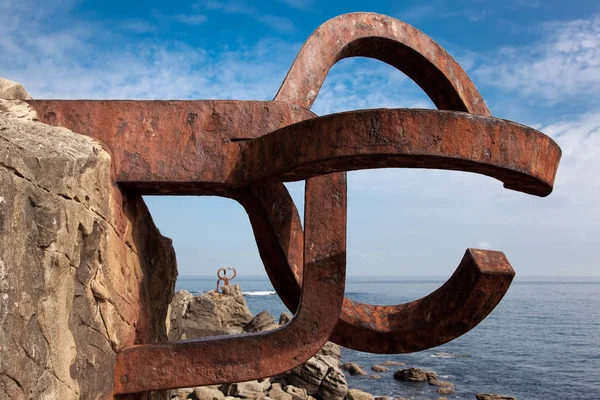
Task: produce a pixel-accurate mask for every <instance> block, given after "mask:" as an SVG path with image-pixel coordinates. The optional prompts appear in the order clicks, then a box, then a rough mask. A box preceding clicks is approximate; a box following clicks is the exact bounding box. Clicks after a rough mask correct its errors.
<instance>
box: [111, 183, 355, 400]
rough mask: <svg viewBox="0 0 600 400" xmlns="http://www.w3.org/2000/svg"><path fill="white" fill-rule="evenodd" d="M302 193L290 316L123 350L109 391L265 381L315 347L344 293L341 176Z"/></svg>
mask: <svg viewBox="0 0 600 400" xmlns="http://www.w3.org/2000/svg"><path fill="white" fill-rule="evenodd" d="M305 196H306V200H305V201H306V206H305V207H306V208H305V214H304V217H305V225H306V231H305V234H304V241H305V243H304V261H305V263H304V268H303V270H304V272H303V274H304V279H303V287H302V291H301V300H300V306H299V308H298V312H297V313H296V315H295V317H294V318H293V319H292V321H291V322H290V323H289V324H286V325H285V326H284V327H282V328H279V329H276V330H274V331H269V332H262V333H249V334H244V335H234V336H226V337H217V338H204V339H195V340H189V341H179V342H166V343H156V344H146V345H139V346H133V347H129V348H126V349H123V350H122V351H121V352H120V353H119V354H118V355H117V361H116V366H115V389H114V393H115V394H125V393H135V392H142V391H149V390H156V389H170V388H179V387H191V386H201V385H212V384H217V383H225V382H236V381H248V380H253V379H259V378H265V377H268V376H273V375H277V374H279V373H282V372H285V371H288V370H290V369H292V368H294V367H296V366H297V365H298V364H301V363H303V362H305V361H306V360H308V359H309V358H310V357H312V356H313V355H314V354H315V353H316V352H317V351H319V349H320V348H321V347H322V346H323V345H324V344H325V342H326V341H327V339H328V338H329V336H330V335H331V333H332V332H333V329H334V328H335V325H336V323H337V320H338V316H339V312H340V309H341V306H342V301H343V298H344V286H345V274H346V226H345V223H346V175H345V174H334V175H326V176H322V177H316V178H311V179H309V180H307V182H306V195H305ZM334 226H335V227H339V229H333V227H334ZM223 349H227V351H223Z"/></svg>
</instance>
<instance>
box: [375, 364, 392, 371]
mask: <svg viewBox="0 0 600 400" xmlns="http://www.w3.org/2000/svg"><path fill="white" fill-rule="evenodd" d="M389 370H390V369H389V368H388V367H384V366H383V365H373V366H372V367H371V371H375V372H386V371H389Z"/></svg>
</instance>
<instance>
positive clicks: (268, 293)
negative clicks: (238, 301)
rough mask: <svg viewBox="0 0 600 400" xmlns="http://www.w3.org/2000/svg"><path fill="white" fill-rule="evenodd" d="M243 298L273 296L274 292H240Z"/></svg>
mask: <svg viewBox="0 0 600 400" xmlns="http://www.w3.org/2000/svg"><path fill="white" fill-rule="evenodd" d="M242 294H243V295H244V296H271V295H273V294H275V292H271V291H258V292H242Z"/></svg>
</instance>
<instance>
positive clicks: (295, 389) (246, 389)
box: [169, 285, 348, 400]
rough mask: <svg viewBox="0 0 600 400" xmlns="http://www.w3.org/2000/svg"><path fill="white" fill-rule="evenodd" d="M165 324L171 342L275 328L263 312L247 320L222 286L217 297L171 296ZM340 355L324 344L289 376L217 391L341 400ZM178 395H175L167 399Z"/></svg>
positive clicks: (238, 296) (282, 399)
mask: <svg viewBox="0 0 600 400" xmlns="http://www.w3.org/2000/svg"><path fill="white" fill-rule="evenodd" d="M280 321H281V322H282V323H283V324H285V323H287V322H288V319H287V318H285V317H284V318H281V317H280ZM169 322H170V330H169V338H171V339H185V338H187V339H189V338H194V337H203V336H214V335H226V334H237V333H243V332H259V331H265V330H270V329H276V328H279V327H280V324H277V323H275V320H274V318H273V316H272V315H271V314H270V313H269V312H268V311H263V312H261V313H259V314H257V315H256V316H253V315H252V314H251V313H250V311H249V310H248V307H247V306H246V302H245V300H244V297H243V296H242V291H241V289H240V287H239V286H238V285H229V286H225V287H223V293H217V292H215V291H210V292H207V293H203V294H201V295H200V296H196V297H194V296H192V295H191V294H190V293H188V292H184V291H181V292H178V293H176V294H175V297H174V299H173V303H172V304H171V314H170V321H169ZM340 355H341V350H340V347H339V346H338V345H336V344H334V343H331V342H327V343H326V344H325V346H323V348H322V349H321V350H320V351H319V353H317V354H316V355H315V356H314V357H312V358H311V359H310V360H308V361H307V362H306V363H304V364H302V365H299V366H298V367H296V368H294V369H293V370H291V371H289V372H286V373H284V374H281V375H278V376H276V377H273V378H271V379H270V380H263V381H260V382H259V381H251V382H241V383H232V384H226V385H222V386H221V387H220V389H221V391H222V393H223V394H224V395H225V396H230V397H232V398H245V399H264V398H267V397H268V398H269V399H273V400H310V399H311V398H312V397H313V396H314V397H318V398H319V399H321V400H342V399H344V398H345V396H346V394H347V392H348V385H347V383H346V378H345V377H344V374H343V373H342V371H341V370H340V368H339V364H340ZM182 393H183V392H181V391H179V392H177V393H174V394H173V396H174V397H175V396H181V395H182ZM185 393H187V394H185V396H193V393H192V391H189V392H185ZM184 398H192V397H184ZM225 400H232V399H227V398H226V399H225Z"/></svg>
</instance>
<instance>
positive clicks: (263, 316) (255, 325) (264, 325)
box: [244, 310, 279, 332]
mask: <svg viewBox="0 0 600 400" xmlns="http://www.w3.org/2000/svg"><path fill="white" fill-rule="evenodd" d="M277 328H279V325H278V324H277V323H275V319H274V318H273V316H272V315H271V313H270V312H268V311H266V310H265V311H261V312H259V313H258V314H256V316H255V317H254V318H252V320H251V321H250V322H248V324H247V325H246V326H245V327H244V332H259V331H269V330H271V329H277Z"/></svg>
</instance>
